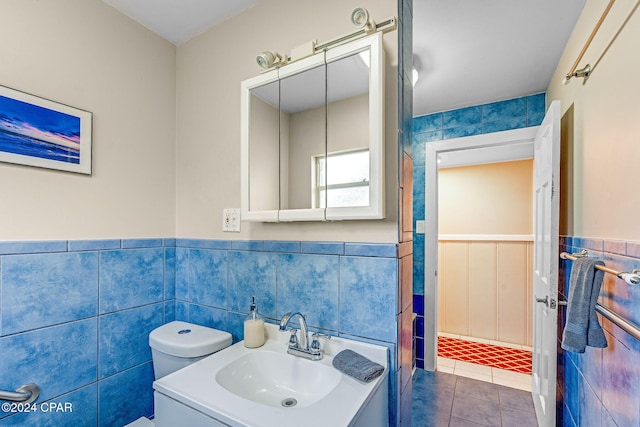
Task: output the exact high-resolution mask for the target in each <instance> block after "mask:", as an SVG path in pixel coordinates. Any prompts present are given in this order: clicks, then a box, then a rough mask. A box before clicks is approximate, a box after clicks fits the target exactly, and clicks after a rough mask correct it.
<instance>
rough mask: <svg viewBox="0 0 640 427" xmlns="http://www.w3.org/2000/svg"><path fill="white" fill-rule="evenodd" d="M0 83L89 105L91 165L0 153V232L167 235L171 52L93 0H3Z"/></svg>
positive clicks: (171, 190) (171, 191)
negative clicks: (55, 165) (64, 167)
mask: <svg viewBox="0 0 640 427" xmlns="http://www.w3.org/2000/svg"><path fill="white" fill-rule="evenodd" d="M0 40H2V41H3V42H2V43H0V58H2V66H0V84H1V85H4V86H8V87H10V88H12V89H18V90H21V91H24V92H28V93H31V94H34V95H37V96H41V97H44V98H48V99H51V100H54V101H57V102H60V103H64V104H68V105H71V106H73V107H77V108H80V109H84V110H88V111H91V112H92V113H93V175H92V176H86V175H80V174H74V173H66V172H59V171H54V170H50V169H37V168H33V167H27V166H18V165H12V164H6V163H0V183H1V188H2V193H1V195H0V240H33V239H85V238H105V237H117V238H122V237H151V236H153V237H158V236H160V237H164V236H174V235H175V225H174V220H175V161H174V157H175V101H176V99H175V57H176V53H175V52H176V49H175V47H174V46H173V45H171V44H170V43H169V42H167V41H165V40H163V39H161V38H160V37H158V36H156V35H154V34H153V33H152V32H150V31H149V30H147V29H145V28H144V27H142V26H140V25H139V24H137V23H135V22H133V21H132V20H130V19H129V18H127V17H125V16H124V15H122V14H121V13H119V12H117V11H115V10H114V9H112V8H111V7H109V6H107V5H106V4H105V3H103V2H102V1H100V0H65V1H55V2H53V1H38V0H2V2H0Z"/></svg>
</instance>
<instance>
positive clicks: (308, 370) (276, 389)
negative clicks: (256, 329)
mask: <svg viewBox="0 0 640 427" xmlns="http://www.w3.org/2000/svg"><path fill="white" fill-rule="evenodd" d="M341 377H342V375H341V374H340V372H338V370H336V369H332V368H331V367H329V366H326V365H321V364H318V363H316V362H313V361H310V360H306V359H302V358H300V357H293V358H292V356H291V355H288V354H286V353H283V354H280V353H275V352H273V351H260V350H257V351H254V352H252V353H249V354H246V355H244V356H242V357H240V358H239V359H237V360H235V361H233V362H231V363H229V364H228V365H227V366H225V367H224V368H222V369H220V371H219V372H218V374H217V375H216V381H217V382H218V384H220V385H221V386H222V387H224V388H225V389H227V390H229V391H230V392H231V393H234V394H236V395H238V396H240V397H244V398H245V399H248V400H251V401H253V402H258V403H263V404H265V405H270V406H275V407H293V406H296V407H300V408H303V407H305V406H309V405H313V404H314V403H316V402H317V401H319V400H320V399H322V398H324V397H325V396H326V395H327V394H329V393H330V392H331V391H332V390H333V389H334V388H335V387H336V386H337V385H338V383H339V382H340V379H341Z"/></svg>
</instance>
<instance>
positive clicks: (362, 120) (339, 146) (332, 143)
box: [318, 49, 370, 207]
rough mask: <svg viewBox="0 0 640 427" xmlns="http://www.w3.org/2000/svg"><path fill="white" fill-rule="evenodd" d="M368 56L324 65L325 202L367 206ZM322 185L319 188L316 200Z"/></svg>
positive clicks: (327, 203) (332, 204) (322, 191)
mask: <svg viewBox="0 0 640 427" xmlns="http://www.w3.org/2000/svg"><path fill="white" fill-rule="evenodd" d="M369 55H370V51H369V50H368V49H367V50H365V51H362V52H359V53H355V54H352V55H349V56H346V57H343V58H340V59H336V60H335V61H331V62H329V63H328V64H327V151H328V153H329V155H328V158H327V161H326V177H327V178H326V179H327V186H326V204H325V205H322V207H325V206H326V207H358V206H368V205H369V179H370V174H369V63H370V61H369ZM324 190H325V188H323V189H319V190H318V194H319V197H320V199H322V196H323V195H324V194H325V191H324Z"/></svg>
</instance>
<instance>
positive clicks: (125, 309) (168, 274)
mask: <svg viewBox="0 0 640 427" xmlns="http://www.w3.org/2000/svg"><path fill="white" fill-rule="evenodd" d="M175 264H176V249H175V239H165V240H163V239H127V240H117V239H109V240H77V241H27V242H0V295H1V299H0V355H2V357H0V389H6V390H15V389H16V388H18V387H20V386H21V385H22V384H26V383H30V382H33V383H36V384H38V385H39V386H40V388H41V394H40V397H39V398H38V400H37V403H38V404H42V403H46V404H51V405H54V404H57V403H60V404H62V405H63V407H64V405H68V407H70V408H71V411H66V412H55V413H45V412H43V411H38V412H31V413H19V414H18V413H11V412H3V411H0V426H2V427H4V426H18V425H19V426H23V425H29V426H85V425H86V426H96V425H101V426H102V425H104V426H114V425H123V424H126V423H128V422H131V421H133V420H135V419H136V418H139V417H141V416H151V415H153V393H152V387H151V383H152V382H153V370H152V368H151V352H150V349H149V346H148V336H149V332H150V331H151V330H152V329H153V328H155V327H157V326H160V325H161V324H163V323H165V322H168V321H171V320H174V319H175V278H176V274H175ZM130 396H136V399H130Z"/></svg>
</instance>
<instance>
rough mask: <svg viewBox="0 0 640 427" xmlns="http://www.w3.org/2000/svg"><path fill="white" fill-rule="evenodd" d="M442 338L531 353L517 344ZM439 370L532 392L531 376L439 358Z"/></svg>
mask: <svg viewBox="0 0 640 427" xmlns="http://www.w3.org/2000/svg"><path fill="white" fill-rule="evenodd" d="M439 335H440V336H445V337H449V338H457V339H463V340H468V341H474V342H481V343H485V344H492V345H500V346H503V347H511V348H515V349H520V350H527V351H531V347H526V346H520V345H517V344H509V343H503V342H497V341H489V340H482V339H480V338H470V337H464V336H460V335H451V334H446V333H443V332H440V333H439ZM437 370H438V371H439V372H442V373H449V374H455V375H458V376H462V377H466V378H473V379H476V380H480V381H485V382H489V383H493V384H498V385H503V386H507V387H512V388H516V389H519V390H524V391H529V392H530V391H531V375H527V374H522V373H518V372H513V371H509V370H505V369H498V368H494V367H491V366H485V365H478V364H475V363H469V362H464V361H460V360H454V359H448V358H444V357H438V362H437Z"/></svg>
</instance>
